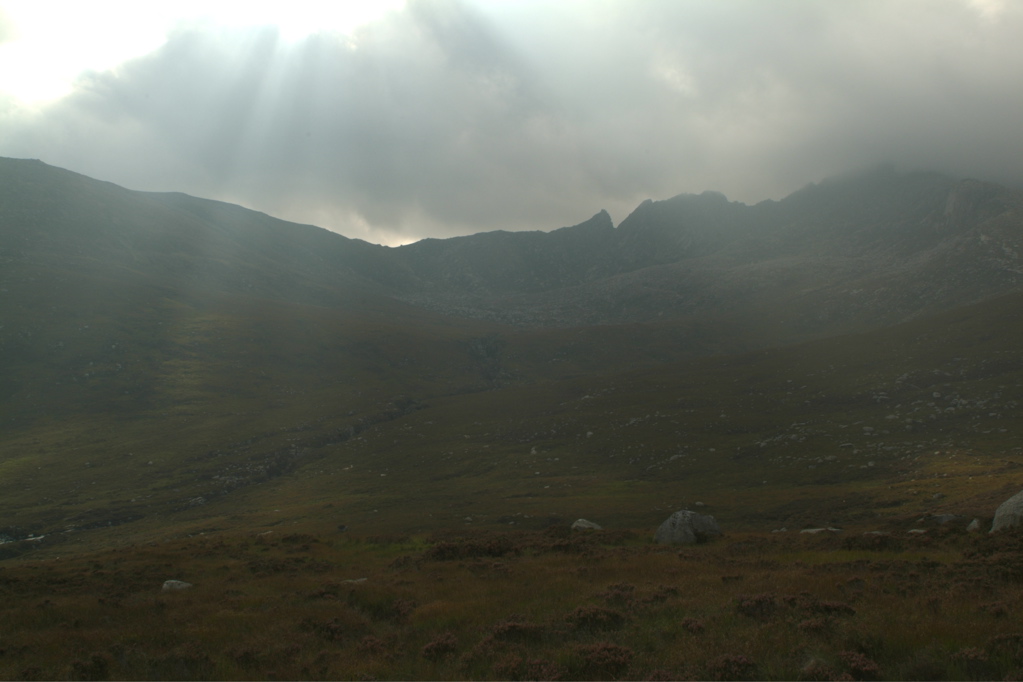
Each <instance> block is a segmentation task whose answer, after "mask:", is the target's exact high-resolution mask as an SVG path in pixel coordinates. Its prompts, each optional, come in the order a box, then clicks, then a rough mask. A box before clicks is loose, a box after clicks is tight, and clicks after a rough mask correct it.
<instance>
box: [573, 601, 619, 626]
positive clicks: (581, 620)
mask: <svg viewBox="0 0 1023 682" xmlns="http://www.w3.org/2000/svg"><path fill="white" fill-rule="evenodd" d="M568 621H569V622H570V623H572V624H573V625H575V626H576V627H577V628H579V629H585V630H615V629H617V628H620V627H621V626H622V625H623V624H624V623H625V614H623V613H622V612H621V611H615V610H614V609H607V608H604V607H602V606H580V607H579V608H577V609H576V610H575V611H572V613H570V614H568Z"/></svg>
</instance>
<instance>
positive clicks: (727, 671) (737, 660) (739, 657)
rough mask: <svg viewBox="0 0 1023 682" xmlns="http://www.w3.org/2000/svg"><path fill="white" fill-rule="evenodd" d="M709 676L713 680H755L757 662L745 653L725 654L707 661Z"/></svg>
mask: <svg viewBox="0 0 1023 682" xmlns="http://www.w3.org/2000/svg"><path fill="white" fill-rule="evenodd" d="M707 677H708V678H709V679H712V680H755V679H757V677H758V675H757V664H756V663H755V662H754V661H753V659H752V658H750V657H749V656H745V655H743V654H725V655H724V656H718V657H717V658H715V659H713V660H712V661H710V662H709V663H707Z"/></svg>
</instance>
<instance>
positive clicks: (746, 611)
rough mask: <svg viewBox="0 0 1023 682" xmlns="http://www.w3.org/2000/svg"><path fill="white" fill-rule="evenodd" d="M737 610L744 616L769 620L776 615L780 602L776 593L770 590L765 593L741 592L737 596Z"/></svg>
mask: <svg viewBox="0 0 1023 682" xmlns="http://www.w3.org/2000/svg"><path fill="white" fill-rule="evenodd" d="M736 602H737V603H736V605H735V610H736V611H738V612H739V613H741V614H742V615H744V616H749V617H750V618H757V619H758V620H767V619H768V618H770V617H771V616H773V615H774V612H775V611H776V610H777V607H778V602H777V601H776V599H775V595H774V594H772V593H770V592H768V593H764V594H753V595H749V594H741V595H739V596H738V597H736Z"/></svg>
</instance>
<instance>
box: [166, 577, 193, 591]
mask: <svg viewBox="0 0 1023 682" xmlns="http://www.w3.org/2000/svg"><path fill="white" fill-rule="evenodd" d="M190 587H192V583H186V582H185V581H183V580H165V581H164V582H163V591H164V592H177V591H178V590H187V589H188V588H190Z"/></svg>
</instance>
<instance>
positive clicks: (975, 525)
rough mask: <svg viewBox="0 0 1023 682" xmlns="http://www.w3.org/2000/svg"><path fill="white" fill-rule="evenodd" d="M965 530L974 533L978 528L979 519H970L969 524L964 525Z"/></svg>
mask: <svg viewBox="0 0 1023 682" xmlns="http://www.w3.org/2000/svg"><path fill="white" fill-rule="evenodd" d="M966 530H967V531H969V532H971V533H976V532H977V531H978V530H980V519H974V520H973V521H970V525H968V526H967V527H966Z"/></svg>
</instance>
